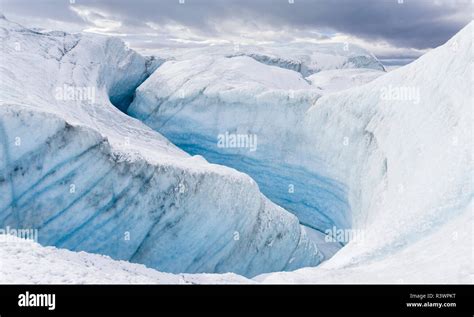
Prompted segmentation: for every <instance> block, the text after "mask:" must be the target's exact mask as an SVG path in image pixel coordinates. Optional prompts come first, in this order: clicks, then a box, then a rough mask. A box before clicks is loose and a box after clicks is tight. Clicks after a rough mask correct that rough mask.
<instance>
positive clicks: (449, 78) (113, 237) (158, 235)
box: [0, 19, 474, 283]
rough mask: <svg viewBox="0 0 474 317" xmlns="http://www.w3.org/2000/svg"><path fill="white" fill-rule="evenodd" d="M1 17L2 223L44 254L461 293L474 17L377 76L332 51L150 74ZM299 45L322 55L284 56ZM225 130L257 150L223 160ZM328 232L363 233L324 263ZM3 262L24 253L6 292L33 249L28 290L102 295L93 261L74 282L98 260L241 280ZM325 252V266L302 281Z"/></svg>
mask: <svg viewBox="0 0 474 317" xmlns="http://www.w3.org/2000/svg"><path fill="white" fill-rule="evenodd" d="M0 21H1V29H0V35H1V38H2V47H3V52H4V54H3V56H2V57H4V58H2V59H1V60H0V71H1V73H0V74H1V82H0V92H1V98H2V99H1V107H0V112H1V125H0V140H2V147H1V148H0V157H1V162H2V166H1V170H0V173H1V174H0V195H1V199H0V223H1V225H2V227H5V226H7V225H8V226H10V227H23V228H24V227H26V228H29V227H32V228H39V229H40V231H39V240H40V243H42V244H43V245H55V246H58V247H60V248H66V249H70V250H73V251H80V250H84V251H88V252H92V253H101V254H105V255H109V256H111V257H112V258H114V259H118V260H131V261H133V262H139V263H142V264H145V265H146V266H148V267H150V268H156V269H158V270H160V271H165V272H173V273H181V272H234V273H238V274H242V275H245V276H250V277H252V276H255V275H256V274H260V273H264V274H260V275H258V276H257V277H255V278H254V280H253V281H257V282H263V283H282V282H283V283H294V282H296V283H367V282H377V283H392V282H398V283H472V276H473V272H474V269H473V245H472V237H473V219H472V196H473V195H472V193H473V192H472V179H473V174H472V122H473V120H472V119H473V118H472V97H473V96H472V89H473V80H472V79H473V77H472V64H473V63H472V62H473V48H472V38H473V36H472V34H473V23H471V24H469V25H468V26H466V27H465V28H464V29H463V30H462V31H460V32H459V33H458V34H457V35H455V36H454V37H453V38H452V39H451V40H450V41H448V42H447V43H446V44H445V45H443V46H441V47H438V48H436V49H434V50H432V51H431V52H429V53H427V54H425V55H424V56H422V57H421V58H419V59H418V60H416V61H415V62H413V63H411V64H409V65H407V66H404V67H400V68H398V69H396V70H393V71H391V72H389V73H384V72H383V71H384V69H383V66H382V67H379V66H377V65H378V61H377V60H376V59H374V58H373V56H372V57H370V56H371V55H365V56H369V57H367V58H356V59H355V62H354V59H352V62H351V63H348V62H347V60H348V58H347V56H346V55H344V54H339V52H340V51H343V52H345V50H344V49H341V48H340V47H338V46H334V47H337V52H336V51H335V50H334V49H332V50H328V51H325V52H321V51H317V50H316V49H314V48H311V47H310V46H308V47H307V48H304V46H301V47H299V48H298V49H297V50H296V49H294V48H288V49H286V50H285V49H284V48H275V47H271V48H268V49H260V50H259V52H258V54H259V55H258V56H257V55H256V53H255V52H254V51H255V50H254V49H251V50H249V49H248V48H239V49H238V50H236V49H235V48H234V51H226V50H224V49H222V50H220V51H219V50H217V51H218V52H217V53H215V54H208V55H210V56H197V55H200V54H198V53H197V52H199V50H196V51H193V50H186V51H185V52H184V53H181V55H180V53H178V52H177V51H176V52H175V51H173V52H170V51H168V52H167V53H168V54H169V56H165V55H166V54H162V55H158V56H159V57H160V58H158V59H155V61H152V60H150V59H147V58H144V57H142V56H140V55H138V54H136V53H135V52H133V51H131V50H128V49H127V48H126V47H125V46H124V45H123V43H122V42H121V41H119V40H117V39H111V38H105V37H99V36H92V35H87V36H86V35H80V34H76V35H71V34H65V33H61V32H53V33H41V32H36V31H31V30H28V29H24V28H23V27H21V26H18V25H16V24H14V23H11V22H9V21H7V20H4V19H2V20H0ZM334 47H333V48H334ZM306 49H307V50H309V51H311V50H315V52H316V53H315V54H312V53H307V54H301V53H297V54H296V53H295V54H296V55H295V54H293V53H292V52H293V51H294V52H296V51H298V52H301V50H306ZM279 50H281V52H280V53H277V52H278V51H279ZM204 51H206V50H204ZM212 51H213V52H215V51H216V48H215V47H214V48H212ZM235 51H237V52H235ZM290 51H292V52H290ZM364 54H365V53H364ZM299 55H301V56H303V57H301V58H299V59H298V57H297V56H299ZM261 56H264V57H261ZM305 56H306V57H305ZM307 56H312V57H311V58H307ZM321 56H323V57H321ZM164 60H166V62H164V63H162V62H163V61H164ZM161 63H162V64H161ZM295 65H296V66H295ZM297 65H299V66H297ZM380 65H381V64H380ZM158 66H159V67H158ZM157 67H158V68H157ZM155 69H156V70H155ZM64 85H70V86H74V87H84V88H88V87H94V88H95V91H94V98H92V99H93V100H90V99H91V98H89V99H88V100H79V101H78V100H74V101H72V102H70V101H68V100H58V98H57V97H56V98H55V96H54V90H55V89H56V88H57V87H64ZM137 86H139V87H138V89H137V90H136V98H135V99H134V100H133V103H132V104H131V105H130V107H128V102H129V101H130V100H131V95H132V94H133V92H134V91H135V89H136V88H137ZM85 91H86V92H87V90H85ZM86 97H87V96H86ZM88 97H91V96H90V95H88ZM86 99H87V98H86ZM110 99H113V101H114V103H115V104H116V105H117V106H118V107H120V108H121V109H122V110H123V111H128V113H129V114H131V115H133V116H135V117H136V118H138V119H139V120H136V119H132V118H130V117H129V116H127V115H126V114H124V113H123V112H121V111H120V110H118V109H117V108H116V107H115V106H114V105H113V104H112V103H111V102H110ZM140 120H141V121H143V123H145V124H146V125H148V126H150V127H151V128H153V129H155V130H157V131H158V132H161V133H163V134H164V136H163V135H161V134H159V133H157V132H155V131H153V130H152V129H150V128H149V127H147V126H145V124H143V123H142V122H141V121H140ZM33 131H34V132H33ZM226 133H227V134H233V135H243V136H248V137H253V136H256V140H257V143H256V147H255V148H254V150H252V148H251V147H248V146H244V147H240V148H234V147H229V146H228V147H220V146H218V143H217V140H218V138H219V136H220V135H223V134H224V135H226ZM167 138H169V139H170V140H171V141H172V142H173V143H175V144H176V145H178V146H179V147H181V148H182V149H184V150H186V151H187V152H189V153H191V154H192V155H194V154H202V155H203V156H206V158H207V159H208V160H209V161H211V162H214V163H221V164H225V165H229V166H233V167H235V168H237V169H238V170H240V171H241V172H238V171H236V170H234V169H231V168H227V167H224V166H221V165H215V164H210V163H208V162H207V161H206V160H205V159H204V158H203V157H201V156H199V155H194V156H192V155H188V154H187V153H185V152H184V151H182V150H181V149H180V148H178V147H176V146H175V145H173V144H171V143H170V142H169V141H168V139H167ZM247 145H248V144H247ZM242 172H244V173H247V174H249V175H250V176H251V177H252V178H253V179H252V178H250V177H249V176H247V175H246V174H244V173H242ZM254 180H255V181H254ZM257 184H258V185H257ZM260 189H261V191H262V192H263V194H262V193H261V192H260ZM264 194H265V196H268V197H269V198H270V199H271V200H272V201H273V202H276V203H278V204H279V205H281V206H283V207H285V209H287V210H289V211H291V212H292V213H294V214H296V215H297V216H298V217H299V219H297V218H296V217H294V216H293V215H291V214H290V213H288V212H286V211H285V210H284V209H283V208H281V207H279V206H277V205H276V204H275V203H273V202H271V201H270V200H268V199H267V198H266V197H265V196H264ZM298 220H299V221H301V223H303V224H304V225H306V226H307V227H305V228H304V229H303V227H302V226H301V225H300V224H299V221H298ZM308 227H311V228H312V229H311V228H308ZM329 228H338V229H344V230H356V231H357V232H361V233H363V238H362V239H360V240H359V239H357V240H353V241H344V242H343V243H342V244H344V247H343V248H342V249H340V250H339V251H338V252H337V253H335V254H334V251H335V250H334V249H331V248H330V246H331V245H324V243H321V239H322V238H323V237H322V236H321V235H319V234H318V232H321V231H323V232H324V230H325V229H329ZM314 229H316V230H314ZM306 231H308V234H307V233H306ZM125 233H128V234H130V237H131V239H130V240H125V239H124V234H125ZM312 242H316V245H320V247H321V251H318V250H317V248H316V246H315V244H314V243H312ZM0 252H2V258H8V257H12V259H15V255H16V256H17V258H18V259H19V258H20V257H21V256H22V254H25V256H27V257H28V258H27V259H26V260H25V261H24V263H22V264H19V265H18V264H17V265H16V266H15V264H14V263H12V262H5V261H2V263H1V264H5V265H0V267H1V274H2V275H3V277H5V279H3V277H2V280H3V281H5V282H15V281H17V282H18V281H20V277H19V275H20V273H19V272H28V270H30V269H31V263H32V261H33V259H35V258H41V256H42V255H44V258H45V259H46V258H47V260H45V262H44V264H45V265H42V266H41V269H42V270H45V271H44V272H45V274H44V275H45V276H44V277H35V276H32V274H29V275H27V278H26V277H25V279H21V281H24V282H33V283H35V282H41V281H45V282H46V281H52V282H53V281H58V280H59V279H62V278H65V279H66V281H67V282H81V283H82V282H92V283H93V282H101V281H102V282H108V281H109V280H107V279H106V280H104V279H103V278H102V277H98V275H99V274H100V273H98V272H100V270H96V269H97V266H98V265H96V264H93V266H94V267H95V269H93V270H88V269H86V268H84V266H87V263H88V262H87V261H88V260H87V259H92V260H90V261H92V262H97V263H101V262H102V261H105V262H107V263H105V262H104V264H103V265H104V266H106V267H107V271H109V270H110V271H112V270H113V271H114V272H117V275H118V276H121V278H122V280H123V281H124V282H127V281H130V282H145V283H155V282H156V283H160V282H164V283H166V282H167V281H170V282H171V283H175V281H176V280H178V281H180V280H181V279H184V280H185V281H192V280H193V281H194V282H197V283H206V282H210V283H214V282H253V281H251V280H247V279H245V278H243V277H239V276H236V275H213V274H211V275H179V274H178V275H168V274H164V273H160V272H156V271H152V270H151V269H146V268H144V267H143V266H139V265H137V264H129V263H124V262H119V261H114V260H111V259H108V258H107V259H106V258H103V257H102V256H100V255H90V254H85V253H73V252H70V251H65V250H58V249H53V248H45V247H43V246H40V245H37V244H32V243H30V242H23V241H17V240H14V241H13V242H8V243H2V244H0ZM321 253H323V254H325V255H326V256H327V257H330V256H331V255H333V254H334V255H333V256H332V257H331V258H330V259H329V260H327V261H325V262H323V263H322V264H321V265H319V266H317V267H311V268H301V267H304V266H314V265H316V264H318V263H319V262H320V261H321V260H322V254H321ZM19 254H20V255H19ZM55 259H56V260H55ZM51 261H52V262H54V261H60V262H61V265H60V266H58V267H64V266H66V265H68V263H71V262H74V263H78V265H77V274H76V273H72V275H71V276H68V277H58V278H55V277H54V276H50V275H54V274H55V273H54V270H53V269H49V270H48V269H47V268H46V267H47V266H50V267H51V268H54V265H52V264H51V263H52V262H51ZM99 265H101V264H99ZM13 268H15V270H16V271H15V272H16V273H13V272H12V270H13ZM109 268H110V269H109ZM297 268H301V269H299V270H296V271H293V272H276V273H267V272H274V271H281V270H293V269H297ZM129 270H130V271H132V272H134V273H132V274H126V273H124V271H126V272H128V271H129ZM58 271H59V272H61V271H62V269H58ZM74 272H76V271H74ZM84 272H85V273H84ZM84 274H85V275H84ZM63 275H64V274H63ZM81 276H82V277H81ZM84 276H85V277H84ZM204 277H205V278H204Z"/></svg>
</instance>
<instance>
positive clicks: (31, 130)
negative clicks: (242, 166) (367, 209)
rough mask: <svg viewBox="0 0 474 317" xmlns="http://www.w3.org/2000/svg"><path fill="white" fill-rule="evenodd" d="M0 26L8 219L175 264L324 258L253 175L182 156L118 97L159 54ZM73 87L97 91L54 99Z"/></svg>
mask: <svg viewBox="0 0 474 317" xmlns="http://www.w3.org/2000/svg"><path fill="white" fill-rule="evenodd" d="M0 23H1V24H0V27H1V28H0V35H1V40H2V47H3V52H2V58H1V59H0V69H1V74H0V76H1V79H2V80H1V83H0V92H1V101H0V102H1V107H0V113H1V115H0V118H1V121H0V142H1V147H0V162H1V166H0V197H1V199H0V224H1V227H6V226H10V227H12V228H36V229H39V242H40V243H42V244H44V245H54V246H58V247H63V248H67V249H70V250H75V251H79V250H84V251H88V252H93V253H101V254H105V255H109V256H111V257H112V258H115V259H123V260H130V261H132V262H139V263H143V264H146V265H147V266H149V267H152V268H157V269H159V270H161V271H165V272H174V273H180V272H193V273H195V272H235V273H238V274H242V275H246V276H254V275H256V274H259V273H262V272H271V271H280V270H289V269H295V268H298V267H303V266H311V265H316V264H318V263H319V262H320V261H321V259H322V256H321V254H320V253H319V252H318V251H317V249H316V248H315V246H314V245H313V244H312V243H311V242H310V241H308V239H307V237H306V234H305V232H304V230H302V227H301V226H300V224H299V223H298V219H297V218H296V217H295V216H293V215H291V214H290V213H288V212H286V211H285V210H284V209H282V208H280V207H278V206H277V205H275V204H274V203H272V202H270V201H269V200H268V199H267V198H266V197H264V196H263V195H262V194H261V193H260V191H259V188H258V186H257V184H256V183H255V182H254V181H253V180H252V179H251V178H250V177H248V176H247V175H245V174H243V173H239V172H237V171H235V170H233V169H230V168H226V167H222V166H218V165H213V164H209V163H208V162H206V161H205V160H204V159H203V158H202V157H198V156H196V157H192V156H190V155H188V154H186V153H185V152H183V151H182V150H180V149H178V148H177V147H175V146H174V145H172V144H171V143H170V142H169V141H168V140H166V139H165V138H164V137H163V136H161V135H160V134H158V133H156V132H154V131H152V130H151V129H150V128H148V127H146V126H145V125H144V124H142V123H141V122H139V121H137V120H135V119H132V118H130V117H128V116H127V115H125V114H123V113H122V112H121V111H119V110H118V109H117V108H116V107H115V106H114V105H113V104H112V103H111V102H110V100H113V101H114V102H116V103H117V102H118V103H119V105H121V106H122V108H123V109H122V110H125V109H126V107H127V102H128V100H129V98H130V94H131V92H133V90H134V89H135V88H136V87H137V86H138V85H139V84H140V83H141V82H142V81H143V80H144V79H145V78H147V76H149V74H150V73H151V72H152V71H153V70H154V69H155V68H156V67H157V66H158V65H157V62H156V61H154V62H153V61H151V62H150V60H149V59H146V58H144V57H142V56H140V55H139V54H137V53H135V52H134V51H132V50H130V49H128V48H127V47H126V46H125V45H124V44H123V42H122V41H121V40H119V39H115V38H107V37H102V36H96V35H81V34H66V33H63V32H50V33H41V32H37V31H32V30H29V29H26V28H23V27H21V26H19V25H17V24H15V23H12V22H10V21H8V20H6V19H1V20H0ZM70 87H74V88H84V90H81V91H80V92H82V93H83V92H89V93H87V94H86V93H84V94H82V95H80V94H79V92H78V95H77V96H76V97H74V98H68V95H67V94H64V95H59V96H58V88H59V89H63V90H64V91H67V89H68V88H70ZM87 89H89V90H87ZM91 91H92V92H93V93H91ZM60 92H61V90H60Z"/></svg>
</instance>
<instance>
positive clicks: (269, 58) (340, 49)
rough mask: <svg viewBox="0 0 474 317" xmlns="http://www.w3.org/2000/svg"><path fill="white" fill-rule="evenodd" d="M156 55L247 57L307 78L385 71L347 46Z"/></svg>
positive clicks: (290, 45)
mask: <svg viewBox="0 0 474 317" xmlns="http://www.w3.org/2000/svg"><path fill="white" fill-rule="evenodd" d="M156 55H157V56H160V57H163V58H166V59H168V60H190V59H193V58H194V57H196V56H211V57H228V58H233V57H237V56H248V57H251V58H253V59H255V60H256V61H258V62H260V63H262V64H266V65H270V66H276V67H280V68H283V69H288V70H292V71H295V72H298V73H300V74H301V75H302V76H304V77H307V76H309V75H311V74H314V73H317V72H320V71H323V70H331V69H347V68H363V69H364V68H366V69H372V70H379V71H385V69H384V67H383V65H382V63H380V61H379V60H377V58H376V57H375V56H374V55H373V54H372V53H370V52H368V51H366V50H364V49H363V48H361V47H359V46H357V45H353V44H349V43H308V42H302V43H285V44H284V45H279V44H267V45H240V44H239V43H235V44H234V45H212V46H206V47H199V48H178V49H170V48H163V49H159V50H157V51H156Z"/></svg>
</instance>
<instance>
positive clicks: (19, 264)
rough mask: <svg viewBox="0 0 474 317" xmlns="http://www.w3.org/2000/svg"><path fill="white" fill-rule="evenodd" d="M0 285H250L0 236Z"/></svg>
mask: <svg viewBox="0 0 474 317" xmlns="http://www.w3.org/2000/svg"><path fill="white" fill-rule="evenodd" d="M0 241H1V243H0V257H1V259H2V261H1V265H0V284H10V283H13V284H92V283H93V284H226V283H232V284H237V283H253V281H251V280H248V279H246V278H244V277H241V276H238V275H236V274H232V273H228V274H179V275H174V274H169V273H161V272H158V271H156V270H153V269H150V268H147V267H145V266H144V265H142V264H135V263H129V262H126V261H116V260H112V259H111V258H110V257H108V256H104V255H98V254H90V253H86V252H72V251H69V250H65V249H57V248H55V247H43V246H41V245H39V244H37V243H35V242H33V241H29V240H23V239H19V238H17V237H15V236H5V235H0Z"/></svg>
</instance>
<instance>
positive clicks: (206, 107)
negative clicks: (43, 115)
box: [128, 56, 383, 232]
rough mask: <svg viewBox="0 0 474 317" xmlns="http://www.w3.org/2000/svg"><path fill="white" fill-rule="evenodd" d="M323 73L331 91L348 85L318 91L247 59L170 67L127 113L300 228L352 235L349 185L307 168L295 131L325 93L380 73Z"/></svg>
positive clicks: (180, 63)
mask: <svg viewBox="0 0 474 317" xmlns="http://www.w3.org/2000/svg"><path fill="white" fill-rule="evenodd" d="M337 72H342V73H341V74H340V75H337V74H338V73H337ZM323 73H326V72H321V73H318V74H315V75H313V76H317V75H319V74H322V75H320V76H319V77H317V78H319V79H322V78H328V81H327V82H328V83H329V82H331V80H332V78H336V79H339V78H341V77H346V78H347V83H343V84H340V82H343V80H339V82H338V83H332V84H331V85H332V86H330V85H329V84H321V86H322V87H317V86H316V85H311V84H310V83H309V82H308V81H307V80H305V79H304V78H303V77H302V76H301V74H300V73H297V72H295V71H291V70H287V69H284V68H281V67H276V66H269V65H266V64H262V63H260V62H257V61H256V60H255V59H253V58H250V57H248V56H237V57H233V58H226V57H219V56H217V57H216V56H214V57H194V58H192V59H189V60H182V61H167V62H166V63H164V64H163V65H162V66H161V67H160V68H159V69H157V71H156V72H155V73H153V75H152V76H150V77H149V78H148V79H147V80H146V81H145V82H144V83H143V84H142V85H141V86H140V87H139V88H138V90H137V93H136V98H135V99H134V101H133V103H132V104H131V105H130V107H129V110H128V113H129V114H130V115H131V116H133V117H136V118H138V119H140V120H141V121H143V122H144V123H146V124H147V125H149V126H150V127H152V128H153V129H155V130H157V131H159V132H160V133H162V134H164V135H165V136H166V137H167V138H169V139H170V140H171V141H172V142H173V143H174V144H176V145H178V146H179V147H180V148H182V149H184V150H186V151H187V152H188V153H191V154H199V155H203V156H205V157H206V159H208V160H210V161H211V162H213V163H218V164H224V165H227V166H231V167H234V168H236V169H238V170H240V171H242V172H245V173H247V174H249V175H250V176H251V177H252V178H254V179H255V180H256V181H257V183H258V184H259V186H260V188H261V190H262V192H263V193H264V194H265V195H266V196H268V197H269V198H270V199H271V200H272V201H274V202H276V203H278V204H279V205H281V206H283V207H284V208H285V209H287V210H289V211H291V212H293V213H295V214H296V215H297V216H298V218H299V220H300V222H301V223H303V224H305V225H307V226H310V227H312V228H314V229H317V230H319V231H322V232H324V230H326V229H328V228H332V227H333V226H334V225H335V226H337V227H341V228H348V227H349V226H350V211H349V206H348V202H347V197H346V196H347V191H346V187H345V186H344V184H343V183H342V182H340V181H338V180H335V179H333V178H332V177H331V175H330V174H328V173H326V172H325V170H324V169H323V168H321V167H320V166H319V165H318V162H317V161H314V162H313V163H314V165H316V166H309V168H308V167H306V166H302V164H301V160H304V159H305V156H306V154H305V153H304V152H298V153H296V152H294V151H292V147H294V146H295V144H298V143H299V142H301V141H300V140H301V136H300V133H304V132H302V131H300V130H299V129H298V126H299V125H300V124H301V122H302V120H303V118H304V116H305V113H306V111H307V110H308V109H309V108H310V107H311V106H312V105H313V104H314V102H315V101H316V100H317V99H318V98H319V97H320V96H321V95H322V94H323V93H326V90H336V89H337V88H335V87H334V86H337V85H339V89H344V88H347V87H348V86H351V85H354V82H357V80H355V79H354V78H361V79H360V81H362V82H363V81H364V80H366V81H369V80H371V79H372V78H374V77H377V76H378V75H380V74H383V72H381V71H375V70H367V69H366V70H362V69H351V70H335V71H334V72H333V73H331V75H325V74H323ZM365 74H366V75H365ZM364 75H365V77H364ZM338 76H339V77H338ZM358 76H359V77H358ZM310 78H311V77H310ZM314 80H315V81H317V79H316V78H315V79H314ZM333 81H336V80H333ZM329 86H330V87H329ZM227 135H229V136H235V137H249V138H250V139H254V140H255V142H254V143H255V144H254V145H255V146H254V147H252V146H249V147H239V146H238V144H237V146H235V147H234V146H232V144H226V142H224V143H225V144H220V143H219V142H218V140H219V138H220V137H222V136H224V137H225V136H227ZM306 144H307V145H310V144H311V142H309V143H306Z"/></svg>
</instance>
